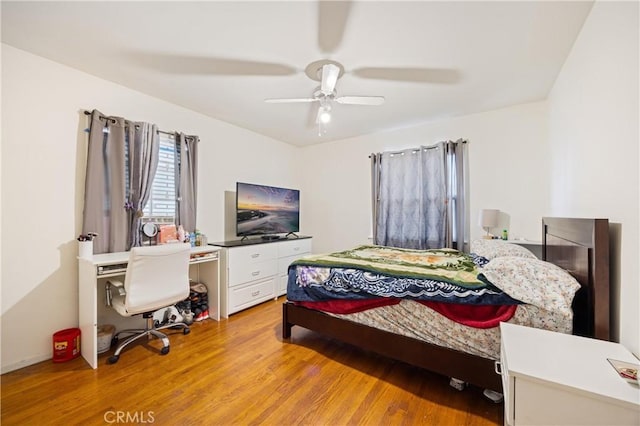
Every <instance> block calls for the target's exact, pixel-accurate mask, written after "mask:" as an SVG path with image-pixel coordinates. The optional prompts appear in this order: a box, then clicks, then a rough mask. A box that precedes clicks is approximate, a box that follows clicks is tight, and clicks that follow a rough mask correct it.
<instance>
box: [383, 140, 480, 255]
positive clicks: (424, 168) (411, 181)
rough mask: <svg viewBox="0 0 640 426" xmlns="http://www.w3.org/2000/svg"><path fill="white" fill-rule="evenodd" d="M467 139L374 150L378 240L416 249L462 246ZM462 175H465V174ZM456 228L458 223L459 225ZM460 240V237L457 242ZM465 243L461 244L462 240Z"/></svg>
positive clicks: (464, 225) (395, 245)
mask: <svg viewBox="0 0 640 426" xmlns="http://www.w3.org/2000/svg"><path fill="white" fill-rule="evenodd" d="M457 145H464V143H463V141H458V142H440V143H438V144H436V145H433V146H422V147H420V148H416V149H407V150H404V151H401V152H384V153H381V154H372V155H371V172H372V176H371V182H372V204H373V232H374V234H373V237H374V243H375V244H379V245H385V246H393V247H404V248H413V249H429V248H442V247H460V249H462V247H463V243H464V234H465V233H464V231H463V232H459V231H460V230H464V229H465V227H466V226H467V225H466V222H468V221H466V215H465V213H464V209H463V210H462V213H460V212H459V208H460V206H463V207H464V206H465V202H464V193H462V198H461V195H460V193H458V192H457V190H458V188H459V184H462V185H464V178H465V176H464V171H463V170H462V171H460V173H462V174H460V175H459V174H458V171H457V170H455V167H456V166H457V164H458V162H461V163H460V164H464V162H465V161H466V159H465V157H464V152H465V151H464V148H461V149H460V152H461V153H462V154H461V156H460V158H455V157H453V156H452V155H453V154H454V152H455V154H457V151H455V150H456V149H457ZM460 177H461V178H460ZM454 227H455V228H454ZM454 239H455V241H454ZM458 244H460V245H458Z"/></svg>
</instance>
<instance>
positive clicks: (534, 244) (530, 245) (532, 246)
mask: <svg viewBox="0 0 640 426" xmlns="http://www.w3.org/2000/svg"><path fill="white" fill-rule="evenodd" d="M507 242H508V243H511V244H518V245H519V246H522V247H524V248H526V249H527V250H529V251H530V252H531V253H533V254H535V255H536V257H537V258H538V259H542V243H541V242H539V241H530V240H507Z"/></svg>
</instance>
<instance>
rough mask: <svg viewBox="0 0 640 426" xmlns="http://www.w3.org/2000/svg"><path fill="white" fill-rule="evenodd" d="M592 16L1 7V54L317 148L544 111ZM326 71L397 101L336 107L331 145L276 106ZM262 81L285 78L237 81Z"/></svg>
mask: <svg viewBox="0 0 640 426" xmlns="http://www.w3.org/2000/svg"><path fill="white" fill-rule="evenodd" d="M331 6H334V8H335V7H336V6H337V9H336V10H333V11H331ZM591 6H592V2H576V1H567V2H552V1H538V2H517V1H512V2H506V1H505V2H484V1H471V2H457V1H450V2H435V1H413V2H400V1H388V2H380V1H359V2H340V3H339V4H337V5H336V4H333V5H332V4H327V3H326V2H316V1H283V2H266V1H254V2H248V1H232V2H220V1H210V2H150V1H141V2H140V1H138V2H133V1H132V2H52V1H46V2H8V1H2V42H3V43H7V44H9V45H12V46H14V47H17V48H19V49H23V50H26V51H30V52H33V53H35V54H37V55H40V56H43V57H46V58H49V59H52V60H54V61H57V62H60V63H63V64H66V65H69V66H71V67H74V68H77V69H80V70H83V71H85V72H87V73H90V74H93V75H96V76H98V77H101V78H104V79H106V80H110V81H114V82H116V83H119V84H122V85H124V86H127V87H129V88H132V89H135V90H138V91H140V92H143V93H146V94H149V95H152V96H155V97H157V98H160V99H164V100H166V101H169V102H172V103H174V104H178V105H182V106H184V107H186V108H189V109H192V110H194V111H198V112H200V113H202V114H205V115H207V116H210V117H214V118H216V119H219V120H223V121H226V122H229V123H232V124H235V125H237V126H240V127H243V128H246V129H250V130H252V131H255V132H257V133H260V134H264V135H267V136H269V137H272V138H275V139H278V140H281V141H284V142H288V143H291V144H293V145H298V146H306V145H311V144H314V143H320V142H326V141H331V140H339V139H344V138H348V137H353V136H358V135H362V134H367V133H373V132H378V131H383V130H389V129H394V128H401V127H408V126H414V125H417V124H420V123H423V122H427V121H432V120H435V119H440V118H443V117H450V116H457V115H463V114H469V113H474V112H480V111H487V110H491V109H495V108H500V107H504V106H508V105H513V104H518V103H523V102H530V101H537V100H541V99H544V98H545V97H546V96H547V94H548V92H549V90H550V89H551V87H552V85H553V83H554V81H555V78H556V76H557V74H558V72H559V71H560V68H561V67H562V64H563V63H564V60H565V58H566V56H567V54H568V53H569V51H570V49H571V46H572V45H573V42H574V40H575V38H576V36H577V34H578V32H579V31H580V29H581V27H582V24H583V22H584V20H585V19H586V16H587V15H588V13H589V11H590V9H591ZM320 16H322V18H320ZM325 16H330V19H325V18H324V17H325ZM320 59H332V60H335V61H338V62H340V63H341V64H342V65H344V68H345V74H344V75H343V76H342V77H341V78H340V79H339V81H338V84H337V94H338V96H345V95H376V96H384V97H385V98H386V102H385V103H384V105H382V106H354V105H337V104H336V105H334V108H333V112H334V114H333V119H332V121H331V123H330V124H329V125H328V128H327V131H326V133H325V134H324V135H322V136H319V135H318V129H317V126H316V125H315V109H314V106H315V104H308V103H292V104H267V103H265V102H263V100H264V99H266V98H280V97H286V98H305V97H309V96H311V95H312V94H313V92H314V91H315V90H316V89H317V87H318V86H319V83H318V82H317V81H314V80H311V79H310V78H309V77H307V75H306V74H305V72H304V70H305V67H306V66H307V65H308V64H310V63H311V62H314V61H317V60H320ZM263 63H267V64H276V66H273V67H266V66H264V64H263ZM366 67H392V68H399V67H402V68H405V67H407V68H429V69H431V68H436V69H444V70H446V71H445V73H444V75H445V77H448V78H445V79H444V81H440V82H438V81H437V80H442V79H439V78H438V74H437V73H435V74H433V73H432V74H428V77H430V78H434V81H435V82H412V81H390V80H379V79H371V78H362V76H358V75H355V74H356V72H357V71H358V69H361V68H366ZM256 72H261V73H268V74H278V73H281V74H286V75H238V74H251V73H256ZM79 107H80V108H83V107H86V108H91V107H99V106H98V105H81V106H79ZM105 112H107V113H111V114H114V115H115V114H118V111H105ZM131 118H132V119H135V117H131Z"/></svg>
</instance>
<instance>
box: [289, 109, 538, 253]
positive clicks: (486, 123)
mask: <svg viewBox="0 0 640 426" xmlns="http://www.w3.org/2000/svg"><path fill="white" fill-rule="evenodd" d="M328 131H331V129H329V130H328ZM458 138H465V139H467V140H468V141H469V161H470V164H469V173H470V185H471V188H470V215H471V218H470V220H471V229H470V231H471V236H472V238H476V237H478V236H480V235H481V234H482V232H483V231H482V229H481V228H480V227H478V226H477V223H478V219H477V218H478V212H479V210H480V209H483V208H496V209H500V210H501V212H503V214H504V215H505V218H504V222H503V223H502V224H501V228H502V227H506V228H508V230H509V232H510V235H511V236H512V237H525V238H527V239H531V240H536V241H540V239H541V217H542V216H544V215H545V214H547V213H548V210H549V208H548V207H549V203H548V193H549V183H548V182H549V180H548V175H549V171H548V161H547V157H548V146H547V139H548V137H547V107H546V103H545V102H535V103H529V104H523V105H517V106H514V107H510V108H504V109H500V110H495V111H489V112H485V113H480V114H473V115H468V116H464V117H457V118H451V119H448V120H442V121H439V122H435V123H427V124H424V125H421V126H417V127H412V128H407V129H400V130H396V131H392V132H385V133H377V134H372V135H367V136H361V137H357V138H353V139H346V140H342V141H337V142H332V143H326V144H321V145H315V146H310V147H307V148H304V149H303V150H302V154H301V159H300V161H299V164H300V166H301V167H302V168H303V169H304V171H303V172H301V173H300V175H301V176H303V177H302V178H301V179H302V186H303V189H304V191H303V192H302V193H301V203H302V212H303V216H302V219H301V220H302V223H303V225H304V227H305V230H307V231H308V232H310V233H311V234H312V235H313V236H314V241H313V245H314V251H316V252H324V251H333V250H339V249H344V248H347V247H349V246H353V245H356V244H363V243H367V242H368V241H367V238H368V237H369V236H371V192H370V187H371V185H370V171H369V165H370V163H369V158H368V156H369V154H370V153H372V152H381V151H387V150H399V149H403V148H411V147H416V146H420V145H432V144H434V143H436V142H438V141H441V140H449V139H451V140H456V139H458ZM501 228H500V229H501ZM500 229H495V230H494V233H497V232H499V231H500Z"/></svg>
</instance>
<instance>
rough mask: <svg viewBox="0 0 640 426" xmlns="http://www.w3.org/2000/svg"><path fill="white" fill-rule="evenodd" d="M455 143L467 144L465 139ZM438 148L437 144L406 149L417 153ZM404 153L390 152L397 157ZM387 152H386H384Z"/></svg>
mask: <svg viewBox="0 0 640 426" xmlns="http://www.w3.org/2000/svg"><path fill="white" fill-rule="evenodd" d="M448 142H453V141H448ZM456 142H460V143H467V140H466V139H458V140H457V141H456ZM436 148H439V146H438V144H435V145H429V146H421V147H420V148H408V149H411V150H412V152H418V151H420V150H421V149H436ZM404 151H407V149H405V150H402V151H397V152H396V151H394V152H390V154H391V155H398V154H402V153H403V152H404ZM385 152H388V151H385ZM369 158H371V155H369Z"/></svg>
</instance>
